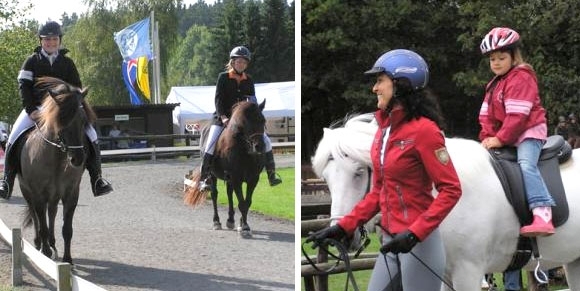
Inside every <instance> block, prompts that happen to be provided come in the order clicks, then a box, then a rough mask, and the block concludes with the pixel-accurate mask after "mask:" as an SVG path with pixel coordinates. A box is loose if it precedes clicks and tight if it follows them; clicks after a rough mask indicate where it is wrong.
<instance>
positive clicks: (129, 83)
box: [121, 59, 143, 105]
mask: <svg viewBox="0 0 580 291" xmlns="http://www.w3.org/2000/svg"><path fill="white" fill-rule="evenodd" d="M121 68H122V69H121V71H122V73H123V80H124V81H125V86H126V87H127V90H128V91H129V99H131V104H132V105H140V104H143V102H142V101H141V98H139V94H138V93H137V91H136V90H135V85H136V79H137V60H136V59H134V60H129V61H123V65H122V67H121Z"/></svg>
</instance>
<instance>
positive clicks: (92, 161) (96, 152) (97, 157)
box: [87, 142, 113, 197]
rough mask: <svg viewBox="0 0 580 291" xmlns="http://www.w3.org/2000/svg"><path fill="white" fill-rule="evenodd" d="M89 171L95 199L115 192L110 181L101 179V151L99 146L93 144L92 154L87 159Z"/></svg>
mask: <svg viewBox="0 0 580 291" xmlns="http://www.w3.org/2000/svg"><path fill="white" fill-rule="evenodd" d="M87 170H88V171H89V175H90V176H91V188H92V189H93V195H94V196H95V197H97V196H102V195H105V194H109V193H110V192H112V191H113V186H111V183H109V181H107V180H105V179H103V177H101V150H100V149H99V144H98V143H96V142H94V143H91V149H90V153H89V156H88V159H87Z"/></svg>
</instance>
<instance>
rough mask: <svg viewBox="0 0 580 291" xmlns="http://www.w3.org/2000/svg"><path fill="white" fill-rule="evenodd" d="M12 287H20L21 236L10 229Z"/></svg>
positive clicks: (15, 229)
mask: <svg viewBox="0 0 580 291" xmlns="http://www.w3.org/2000/svg"><path fill="white" fill-rule="evenodd" d="M12 286H22V234H21V230H20V228H13V229H12Z"/></svg>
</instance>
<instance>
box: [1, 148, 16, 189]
mask: <svg viewBox="0 0 580 291" xmlns="http://www.w3.org/2000/svg"><path fill="white" fill-rule="evenodd" d="M12 148H13V146H12V144H9V143H8V144H6V152H5V155H4V179H2V180H0V197H2V198H4V199H6V200H8V199H10V196H12V190H13V189H12V188H13V187H14V179H15V178H16V169H15V168H14V161H11V160H12V159H13V157H12V153H11V151H12Z"/></svg>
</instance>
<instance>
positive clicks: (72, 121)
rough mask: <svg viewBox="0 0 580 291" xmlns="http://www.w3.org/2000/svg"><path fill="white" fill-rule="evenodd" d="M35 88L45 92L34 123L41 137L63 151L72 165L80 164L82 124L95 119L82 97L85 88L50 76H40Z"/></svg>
mask: <svg viewBox="0 0 580 291" xmlns="http://www.w3.org/2000/svg"><path fill="white" fill-rule="evenodd" d="M35 89H38V90H41V91H42V92H45V97H44V100H43V103H42V109H41V110H40V112H39V119H38V123H37V125H38V128H39V130H40V132H41V134H42V135H43V139H44V140H45V141H46V142H48V143H49V144H51V145H53V146H55V147H59V148H60V150H61V151H63V152H66V153H67V156H68V160H69V162H70V164H71V165H72V166H75V167H79V166H82V165H83V162H84V160H85V148H84V145H85V144H86V139H87V138H86V135H85V128H86V126H87V125H88V124H90V123H92V122H94V121H95V119H96V116H95V113H94V112H93V111H92V109H91V107H90V106H89V105H88V103H87V102H86V101H85V96H86V95H87V93H88V90H87V89H80V88H77V87H75V86H72V85H70V84H68V83H66V82H64V81H62V80H60V79H57V78H51V77H43V78H39V79H38V80H37V82H36V83H35Z"/></svg>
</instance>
